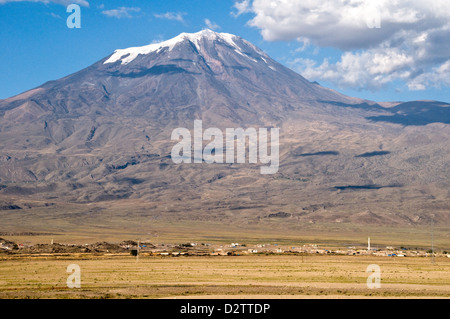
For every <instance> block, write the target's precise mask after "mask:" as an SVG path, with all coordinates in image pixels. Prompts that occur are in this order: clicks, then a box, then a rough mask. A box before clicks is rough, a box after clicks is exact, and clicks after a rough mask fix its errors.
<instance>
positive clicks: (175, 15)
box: [154, 12, 186, 22]
mask: <svg viewBox="0 0 450 319" xmlns="http://www.w3.org/2000/svg"><path fill="white" fill-rule="evenodd" d="M184 15H186V13H184V12H166V13H155V14H154V16H155V18H158V19H167V20H175V21H180V22H184V18H183V16H184Z"/></svg>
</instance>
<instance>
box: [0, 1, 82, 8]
mask: <svg viewBox="0 0 450 319" xmlns="http://www.w3.org/2000/svg"><path fill="white" fill-rule="evenodd" d="M8 2H42V3H45V4H47V3H56V4H62V5H64V6H68V5H69V4H72V3H73V4H79V5H81V6H84V7H89V2H87V1H86V0H0V4H5V3H8Z"/></svg>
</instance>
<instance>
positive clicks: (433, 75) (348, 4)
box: [234, 0, 450, 90]
mask: <svg viewBox="0 0 450 319" xmlns="http://www.w3.org/2000/svg"><path fill="white" fill-rule="evenodd" d="M234 8H235V9H236V10H237V14H236V15H239V14H242V13H245V12H249V11H250V12H252V14H253V15H254V16H253V18H252V19H251V20H250V21H249V22H248V24H249V25H251V26H253V27H256V28H259V29H260V30H261V34H262V36H263V38H264V39H265V40H267V41H293V40H297V41H299V42H301V43H303V47H302V48H300V49H299V50H297V52H296V54H299V52H302V51H304V50H305V48H306V47H307V46H314V47H320V48H325V47H333V48H337V49H339V50H341V51H342V54H341V56H340V58H338V60H337V62H335V63H332V62H330V60H323V61H320V62H319V63H317V62H315V61H313V60H308V59H304V58H297V59H295V58H293V59H292V61H291V65H292V66H293V67H295V68H296V69H297V70H298V71H300V72H302V74H303V75H304V76H306V77H307V78H309V79H310V80H319V81H320V80H327V81H331V82H333V83H335V84H337V85H339V86H341V87H352V88H360V89H371V90H374V89H379V88H381V87H383V85H386V84H389V83H391V82H392V81H396V80H401V81H404V82H405V83H406V85H407V86H408V87H409V89H411V90H412V89H424V88H427V87H430V86H440V85H441V86H450V85H449V84H448V83H449V81H445V78H446V77H447V78H450V73H449V68H448V65H449V64H450V41H449V39H450V1H448V0H434V1H427V0H395V1H394V0H377V1H374V0H321V1H316V0H253V1H250V0H248V1H247V0H245V1H242V2H237V3H235V5H234Z"/></svg>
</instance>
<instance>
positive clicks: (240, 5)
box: [231, 0, 251, 17]
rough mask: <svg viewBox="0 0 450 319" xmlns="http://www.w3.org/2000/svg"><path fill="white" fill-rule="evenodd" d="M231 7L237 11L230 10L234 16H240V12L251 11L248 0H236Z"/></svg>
mask: <svg viewBox="0 0 450 319" xmlns="http://www.w3.org/2000/svg"><path fill="white" fill-rule="evenodd" d="M233 8H234V9H236V11H237V12H231V14H232V15H233V16H235V17H238V16H240V15H241V14H244V13H248V12H251V3H250V0H243V1H240V2H239V1H236V2H235V3H234V5H233Z"/></svg>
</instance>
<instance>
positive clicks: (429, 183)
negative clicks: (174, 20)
mask: <svg viewBox="0 0 450 319" xmlns="http://www.w3.org/2000/svg"><path fill="white" fill-rule="evenodd" d="M449 110H450V108H449V105H448V104H446V103H441V102H433V101H429V102H413V103H412V104H411V103H410V104H408V103H404V104H394V105H390V107H382V106H381V105H378V104H376V103H374V102H370V101H364V100H361V99H357V98H352V97H347V96H344V95H342V94H340V93H338V92H335V91H333V90H330V89H327V88H324V87H322V86H320V85H318V84H316V83H311V82H309V81H307V80H306V79H304V78H303V77H302V76H301V75H299V74H297V73H295V72H293V71H292V70H290V69H288V68H286V67H284V66H283V65H281V64H279V63H277V62H276V61H274V60H273V59H271V58H270V57H269V56H267V55H266V54H265V53H264V52H262V51H261V50H260V49H258V48H256V47H255V46H254V45H253V44H251V43H249V42H247V41H246V40H244V39H242V38H240V37H237V36H233V35H230V34H225V33H215V32H213V31H210V30H204V31H201V32H198V33H194V34H181V35H179V36H177V37H176V38H174V39H171V40H169V41H165V42H162V43H159V44H151V45H149V46H145V47H138V48H129V49H124V50H116V51H115V52H114V53H113V54H111V55H110V56H108V57H105V58H104V59H102V60H100V61H98V62H97V63H95V64H93V65H91V66H90V67H88V68H86V69H84V70H81V71H79V72H77V73H75V74H72V75H69V76H67V77H65V78H62V79H59V80H56V81H51V82H47V83H45V84H44V85H42V86H40V87H38V88H35V89H33V90H30V91H28V92H25V93H23V94H20V95H18V96H15V97H12V98H9V99H6V100H3V101H0V145H1V150H0V163H1V166H0V196H2V197H4V198H5V201H11V198H17V197H19V198H22V197H24V196H26V197H30V198H34V199H43V200H50V199H53V200H55V199H57V200H58V201H62V202H80V203H90V202H100V201H107V200H136V201H138V200H145V201H147V202H152V203H153V204H154V205H155V206H154V208H153V209H152V212H151V214H154V215H158V216H160V215H161V216H163V215H164V213H165V212H168V211H169V212H172V213H174V214H182V213H183V212H185V211H186V209H188V213H187V214H188V215H189V216H190V218H192V216H194V215H195V216H197V217H198V216H201V218H206V219H208V218H212V219H214V218H219V217H218V216H221V217H220V218H225V217H224V216H228V217H230V216H234V214H235V213H236V212H238V213H239V215H240V216H246V217H248V220H255V219H256V220H257V217H258V216H267V215H269V214H270V213H277V212H278V211H283V212H288V213H293V214H294V213H295V214H298V218H299V220H304V221H307V222H312V223H314V222H316V221H321V220H324V221H341V222H342V221H347V222H356V221H357V219H358V217H355V216H360V215H358V214H362V215H361V216H362V217H361V220H364V221H368V222H374V223H402V222H405V221H406V222H408V223H420V222H427V220H429V219H427V218H425V217H423V216H425V215H426V214H429V210H430V209H431V210H432V211H433V212H434V213H436V214H437V215H438V216H440V218H441V219H442V220H443V221H445V222H448V214H447V213H448V211H449V209H450V205H449V204H448V203H449V201H448V199H449V196H450V191H449V181H448V178H446V176H450V171H449V165H448V158H450V157H449V155H450V149H449V145H448V137H449V136H450V133H449V125H447V124H448V123H449ZM424 114H426V116H423V115H424ZM196 119H201V120H203V123H204V128H208V127H218V128H226V127H231V128H237V127H244V128H245V127H272V126H276V127H279V128H280V134H281V141H280V156H281V158H280V163H281V166H280V170H279V172H278V173H277V174H276V175H275V176H262V175H260V174H259V167H258V165H250V164H223V165H207V164H200V165H188V164H185V165H176V164H174V163H173V162H172V161H171V159H170V155H169V154H170V151H171V148H172V146H173V145H174V141H171V139H170V137H171V132H172V130H173V129H175V128H177V127H186V128H188V129H190V130H192V129H193V121H194V120H196ZM418 119H421V121H419V120H418ZM446 123H447V124H446ZM12 204H13V203H12ZM8 205H9V204H8ZM8 205H6V206H5V207H9V206H10V205H9V206H8ZM148 214H150V212H148ZM295 214H294V215H295ZM424 214H425V215H424ZM295 216H297V215H295ZM374 216H376V217H374ZM198 218H200V217H198Z"/></svg>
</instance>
